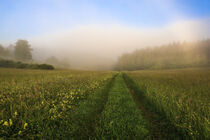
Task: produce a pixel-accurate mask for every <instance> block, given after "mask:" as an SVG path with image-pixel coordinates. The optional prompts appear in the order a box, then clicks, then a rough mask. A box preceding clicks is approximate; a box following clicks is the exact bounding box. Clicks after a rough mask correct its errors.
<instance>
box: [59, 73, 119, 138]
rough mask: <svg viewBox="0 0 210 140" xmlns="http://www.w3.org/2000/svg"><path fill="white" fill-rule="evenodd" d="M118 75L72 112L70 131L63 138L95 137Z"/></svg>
mask: <svg viewBox="0 0 210 140" xmlns="http://www.w3.org/2000/svg"><path fill="white" fill-rule="evenodd" d="M115 77H116V75H115V76H113V78H112V79H110V81H109V82H108V83H107V85H105V86H104V88H102V89H100V90H98V91H97V92H96V93H94V94H91V95H90V96H89V97H88V99H87V100H85V101H83V102H80V103H79V106H78V108H77V109H76V110H74V111H73V112H72V115H71V117H70V118H69V119H70V124H68V126H69V129H66V131H65V132H66V135H65V136H64V137H63V138H66V137H70V138H71V139H87V138H91V137H94V135H95V133H94V129H95V127H96V125H97V123H98V120H99V118H100V115H101V112H102V111H103V109H104V106H105V104H106V102H107V99H108V93H109V90H110V88H111V86H112V84H113V82H114V79H115Z"/></svg>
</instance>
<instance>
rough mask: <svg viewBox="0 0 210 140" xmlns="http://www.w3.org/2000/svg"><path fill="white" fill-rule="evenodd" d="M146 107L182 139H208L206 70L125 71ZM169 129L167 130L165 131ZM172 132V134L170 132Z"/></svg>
mask: <svg viewBox="0 0 210 140" xmlns="http://www.w3.org/2000/svg"><path fill="white" fill-rule="evenodd" d="M126 74H127V75H128V76H129V77H127V78H128V80H129V78H131V79H132V81H133V82H134V83H133V85H135V84H136V86H135V87H133V88H134V89H136V92H138V93H137V94H140V93H141V94H142V98H144V100H146V103H147V104H145V105H147V106H150V107H151V108H153V110H155V111H157V112H158V113H159V114H161V115H162V116H163V117H165V119H166V120H167V121H168V122H167V123H169V124H168V127H174V128H175V130H174V131H173V132H174V133H177V132H175V131H178V133H180V134H181V135H182V136H183V137H186V138H189V139H191V138H192V139H209V138H210V135H209V134H210V123H209V121H210V106H209V105H210V104H209V103H210V102H209V101H210V69H183V70H160V71H136V72H126ZM167 129H170V128H167ZM171 133H172V132H171Z"/></svg>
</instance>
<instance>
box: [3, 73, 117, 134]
mask: <svg viewBox="0 0 210 140" xmlns="http://www.w3.org/2000/svg"><path fill="white" fill-rule="evenodd" d="M113 75H114V73H113V72H88V71H59V70H56V71H43V70H14V69H13V70H11V69H0V76H1V83H0V126H1V127H0V137H3V138H8V137H10V138H56V137H57V138H58V137H62V135H63V134H64V132H63V131H62V130H65V127H66V125H69V117H70V115H71V113H70V112H72V111H73V110H74V109H75V108H77V107H78V106H79V103H80V102H82V101H85V100H86V99H87V98H88V97H89V96H90V95H91V94H94V93H95V92H96V91H98V89H102V88H103V87H104V86H106V84H107V83H108V82H109V81H110V79H111V78H112V77H113Z"/></svg>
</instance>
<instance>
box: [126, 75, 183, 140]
mask: <svg viewBox="0 0 210 140" xmlns="http://www.w3.org/2000/svg"><path fill="white" fill-rule="evenodd" d="M123 78H124V80H125V82H126V84H127V87H128V88H129V90H130V93H131V95H132V97H133V99H134V101H135V103H136V104H137V106H138V107H139V109H140V110H141V111H142V115H143V117H144V118H145V120H146V121H147V124H148V128H149V131H150V139H158V140H159V139H161V140H164V139H177V140H179V139H184V138H183V137H182V136H181V134H180V133H179V132H178V131H177V130H176V128H175V126H173V125H172V124H171V123H170V121H169V120H168V119H167V118H166V117H165V116H164V114H161V113H160V112H157V111H156V110H155V108H153V107H152V105H151V104H149V102H148V101H147V99H146V97H145V96H144V92H145V91H143V90H140V89H139V88H138V86H137V85H136V84H135V83H134V81H133V80H132V79H131V78H130V77H129V76H128V75H126V74H125V73H123Z"/></svg>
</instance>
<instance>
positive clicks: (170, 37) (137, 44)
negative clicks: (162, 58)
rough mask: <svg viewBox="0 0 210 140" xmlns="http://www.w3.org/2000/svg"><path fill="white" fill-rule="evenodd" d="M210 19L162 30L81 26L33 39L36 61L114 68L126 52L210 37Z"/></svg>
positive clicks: (122, 26) (180, 24) (186, 22)
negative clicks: (58, 60) (55, 60)
mask: <svg viewBox="0 0 210 140" xmlns="http://www.w3.org/2000/svg"><path fill="white" fill-rule="evenodd" d="M209 29H210V20H209V19H203V20H182V21H181V20H180V21H176V22H173V23H171V24H169V25H166V26H163V27H161V28H140V27H130V26H126V25H120V24H115V25H111V24H110V25H97V24H90V25H81V26H78V27H74V28H71V29H68V30H63V31H55V32H52V33H50V34H45V35H42V36H36V37H33V38H29V42H30V43H31V45H32V46H33V48H34V59H37V60H42V59H45V58H46V57H49V56H52V55H53V56H56V57H58V58H60V59H67V60H69V62H70V64H71V66H72V67H75V68H93V69H95V68H98V67H99V66H100V67H101V66H102V64H103V65H104V67H103V68H110V67H111V66H112V65H113V64H114V63H115V62H116V60H117V58H118V57H119V56H120V55H122V54H123V53H127V52H132V51H134V50H136V49H140V48H145V47H149V46H158V45H163V44H168V43H173V42H177V41H178V42H183V41H196V40H202V39H207V38H209V37H210V31H209Z"/></svg>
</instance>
